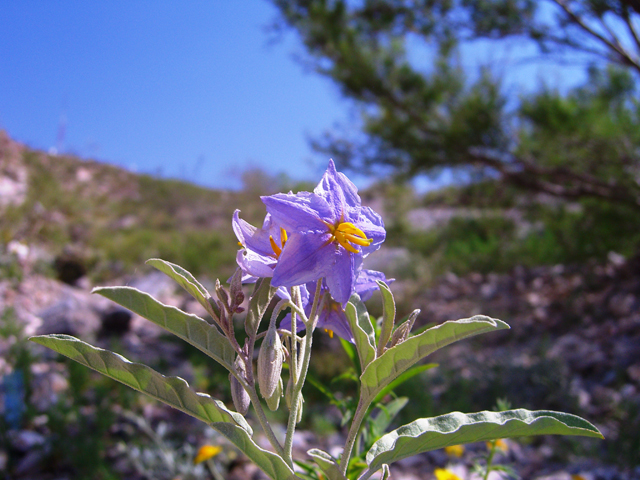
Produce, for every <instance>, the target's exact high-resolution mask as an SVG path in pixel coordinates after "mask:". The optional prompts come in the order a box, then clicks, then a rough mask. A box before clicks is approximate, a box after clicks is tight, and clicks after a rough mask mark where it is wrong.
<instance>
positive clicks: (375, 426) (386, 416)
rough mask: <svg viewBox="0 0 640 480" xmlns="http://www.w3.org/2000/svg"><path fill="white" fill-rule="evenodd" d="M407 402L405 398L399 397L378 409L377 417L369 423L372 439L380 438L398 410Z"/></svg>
mask: <svg viewBox="0 0 640 480" xmlns="http://www.w3.org/2000/svg"><path fill="white" fill-rule="evenodd" d="M408 402H409V399H408V398H407V397H399V398H396V399H394V400H391V401H390V402H389V403H388V404H386V405H384V406H381V407H380V411H379V412H378V415H377V416H376V418H374V419H373V420H372V423H371V427H372V430H373V436H374V438H377V437H380V436H382V434H383V433H384V432H385V431H386V430H387V428H389V425H390V424H391V422H392V421H393V419H394V418H395V417H396V415H398V413H400V410H402V409H403V408H404V407H405V406H406V405H407V403H408Z"/></svg>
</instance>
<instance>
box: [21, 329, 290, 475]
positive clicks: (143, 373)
mask: <svg viewBox="0 0 640 480" xmlns="http://www.w3.org/2000/svg"><path fill="white" fill-rule="evenodd" d="M30 340H31V341H33V342H36V343H39V344H40V345H44V346H45V347H48V348H51V349H52V350H55V351H56V352H58V353H61V354H62V355H65V356H67V357H69V358H71V359H72V360H75V361H76V362H78V363H81V364H83V365H86V366H87V367H89V368H92V369H94V370H96V371H98V372H100V373H102V374H103V375H106V376H107V377H110V378H112V379H114V380H117V381H119V382H121V383H124V384H125V385H127V386H129V387H131V388H133V389H134V390H137V391H139V392H142V393H145V394H147V395H149V396H150V397H152V398H155V399H156V400H160V401H161V402H163V403H166V404H167V405H170V406H172V407H173V408H176V409H178V410H180V411H182V412H184V413H186V414H188V415H191V416H192V417H195V418H197V419H198V420H201V421H203V422H205V423H206V424H208V425H210V426H211V427H212V428H214V429H215V430H217V431H218V432H220V433H221V434H222V435H224V436H225V437H226V438H227V439H229V440H230V441H231V442H232V443H233V444H234V445H235V446H236V447H238V448H239V449H240V450H241V451H242V452H244V454H245V455H247V457H249V458H250V459H251V460H252V461H253V462H254V463H255V464H256V465H258V466H259V467H260V468H261V469H262V470H263V471H264V472H265V473H266V474H267V475H269V476H270V477H271V478H273V479H275V480H286V479H290V478H295V477H294V476H293V471H292V470H291V469H290V468H289V467H288V466H287V464H286V463H285V462H284V460H282V459H281V458H280V457H279V456H278V455H276V454H274V453H271V452H269V451H267V450H263V449H262V448H260V447H259V446H258V445H256V443H254V441H253V440H252V439H251V435H252V433H253V432H252V430H251V427H250V426H249V424H248V423H247V421H246V420H245V418H244V417H243V416H242V415H240V414H239V413H237V412H233V411H231V410H228V409H227V407H225V405H224V404H223V403H222V402H221V401H219V400H215V399H213V398H211V397H210V396H209V395H207V394H204V393H196V392H194V391H193V390H191V389H190V388H189V385H188V384H187V382H185V381H184V380H183V379H182V378H179V377H165V376H164V375H162V374H160V373H158V372H156V371H155V370H153V369H152V368H150V367H147V366H146V365H142V364H139V363H132V362H130V361H129V360H127V359H126V358H124V357H122V356H120V355H118V354H116V353H113V352H109V351H108V350H103V349H101V348H96V347H93V346H91V345H89V344H88V343H85V342H83V341H81V340H78V339H77V338H74V337H70V336H68V335H42V336H37V337H31V338H30Z"/></svg>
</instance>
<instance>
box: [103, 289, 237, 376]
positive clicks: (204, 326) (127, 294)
mask: <svg viewBox="0 0 640 480" xmlns="http://www.w3.org/2000/svg"><path fill="white" fill-rule="evenodd" d="M93 293H97V294H100V295H102V296H103V297H106V298H108V299H110V300H113V301H114V302H116V303H117V304H119V305H122V306H123V307H125V308H128V309H129V310H131V311H132V312H134V313H137V314H138V315H140V316H141V317H144V318H146V319H147V320H150V321H152V322H153V323H155V324H156V325H159V326H160V327H162V328H164V329H165V330H167V331H168V332H171V333H173V334H174V335H176V336H178V337H180V338H181V339H183V340H184V341H186V342H188V343H190V344H191V345H193V346H194V347H196V348H197V349H199V350H200V351H202V352H204V353H206V354H207V355H209V356H210V357H211V358H213V359H214V360H215V361H217V362H218V363H220V364H221V365H222V366H223V367H225V368H226V369H227V370H229V371H230V372H231V371H233V361H234V360H235V351H234V350H233V347H232V346H231V344H230V342H229V340H228V339H227V337H225V336H224V335H223V334H222V333H220V331H219V330H218V328H217V327H216V326H215V325H211V324H209V323H207V322H206V321H205V320H203V319H202V318H200V317H198V316H196V315H192V314H189V313H186V312H183V311H182V310H180V309H178V308H176V307H171V306H169V305H164V304H162V303H160V302H159V301H158V300H156V299H155V298H153V297H152V296H151V295H149V294H148V293H145V292H141V291H140V290H138V289H135V288H132V287H98V288H94V289H93Z"/></svg>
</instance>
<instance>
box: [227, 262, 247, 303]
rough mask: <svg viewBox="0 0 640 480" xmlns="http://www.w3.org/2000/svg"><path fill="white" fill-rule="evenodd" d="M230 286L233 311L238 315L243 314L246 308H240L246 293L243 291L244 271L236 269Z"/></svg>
mask: <svg viewBox="0 0 640 480" xmlns="http://www.w3.org/2000/svg"><path fill="white" fill-rule="evenodd" d="M229 283H230V286H229V296H230V297H231V305H230V306H231V309H232V310H233V311H234V312H236V313H241V312H242V311H244V308H242V307H240V305H241V304H242V302H244V292H243V291H242V270H241V269H239V268H238V269H236V272H235V273H234V274H233V277H231V280H230V282H229Z"/></svg>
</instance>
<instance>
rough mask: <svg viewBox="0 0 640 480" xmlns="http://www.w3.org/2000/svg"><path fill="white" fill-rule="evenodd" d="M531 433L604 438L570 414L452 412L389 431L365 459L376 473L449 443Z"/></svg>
mask: <svg viewBox="0 0 640 480" xmlns="http://www.w3.org/2000/svg"><path fill="white" fill-rule="evenodd" d="M530 435H580V436H585V437H594V438H603V437H602V434H601V433H600V432H599V431H598V429H597V428H596V427H594V426H593V425H592V424H591V423H589V422H588V421H586V420H584V419H583V418H580V417H577V416H575V415H571V414H568V413H561V412H551V411H545V410H541V411H529V410H524V409H517V410H507V411H505V412H479V413H470V414H464V413H460V412H453V413H449V414H446V415H441V416H439V417H433V418H420V419H418V420H416V421H414V422H411V423H409V424H407V425H404V426H402V427H400V428H398V429H396V430H394V431H392V432H389V433H387V434H386V435H384V436H382V437H381V438H380V439H379V440H378V441H377V442H375V443H374V444H373V446H372V447H371V449H370V450H369V452H367V457H366V460H367V464H368V465H369V472H370V473H373V472H375V471H377V470H378V469H379V468H380V467H381V466H382V465H383V464H385V463H386V464H390V463H392V462H395V461H398V460H401V459H403V458H406V457H410V456H412V455H417V454H419V453H422V452H428V451H430V450H437V449H439V448H444V447H447V446H450V445H459V444H464V443H473V442H482V441H488V440H495V439H499V438H511V437H523V436H530ZM363 478H368V477H366V475H365V476H364V477H363Z"/></svg>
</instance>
